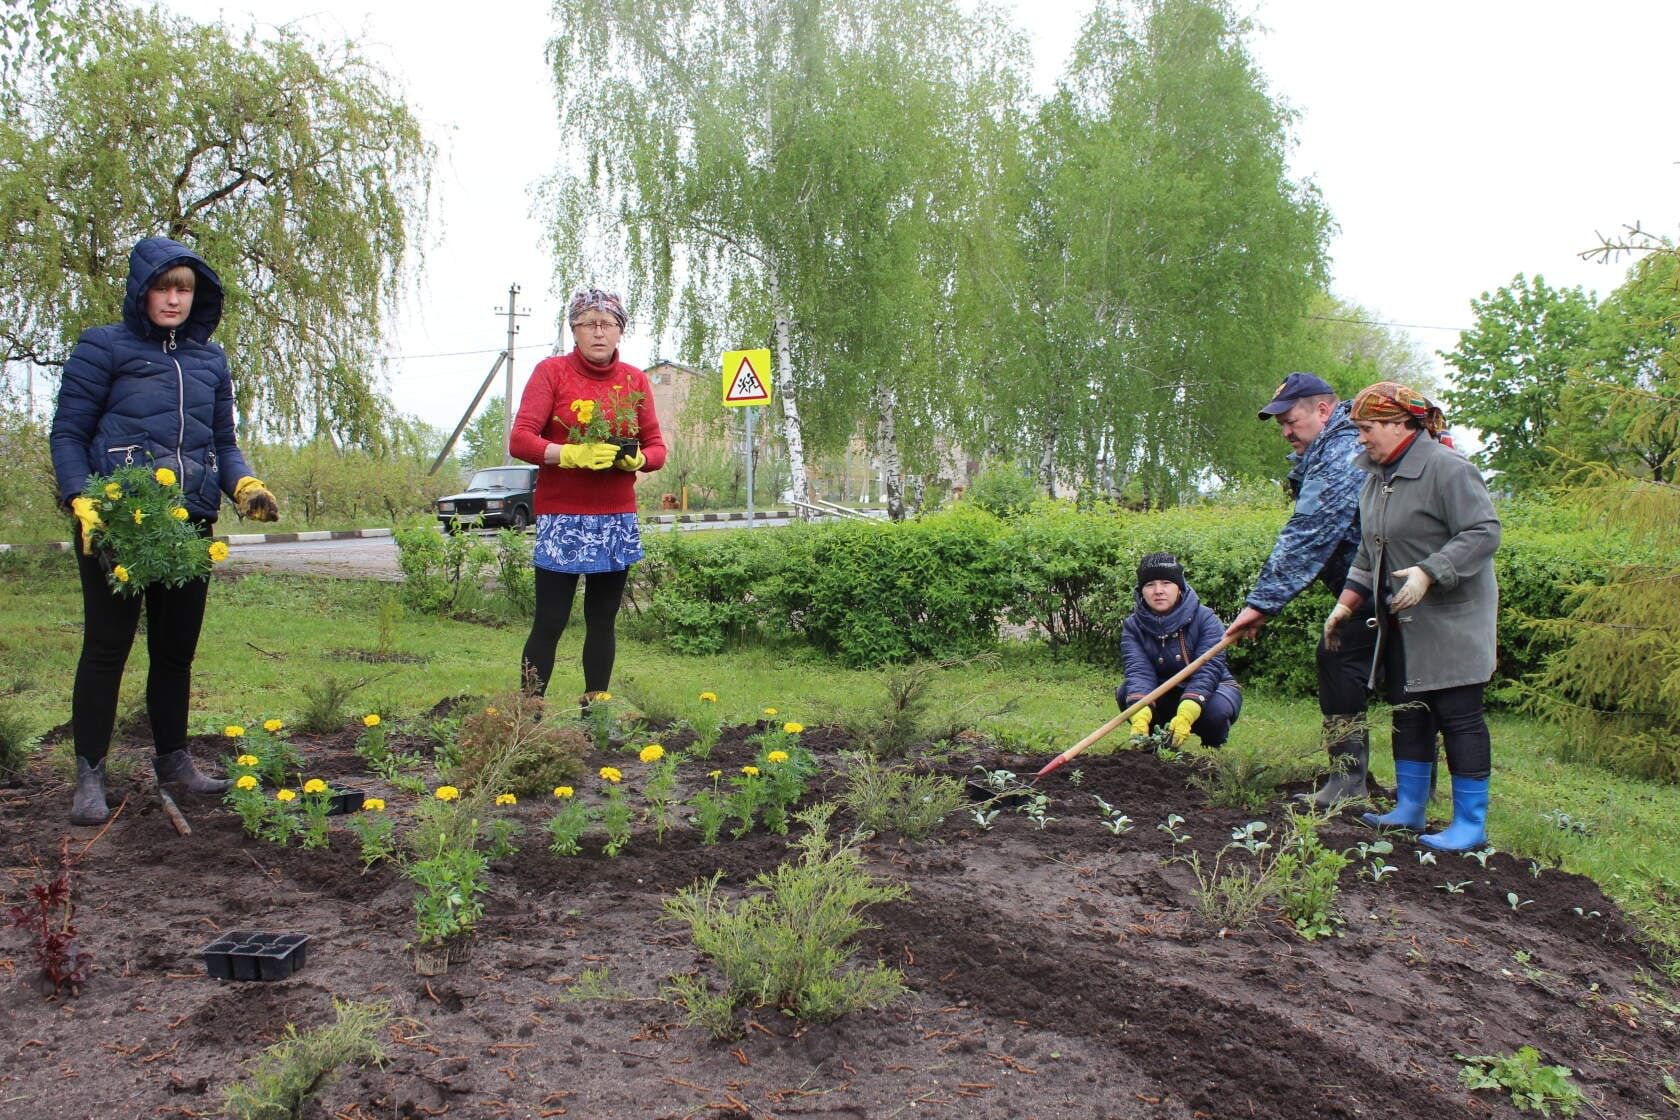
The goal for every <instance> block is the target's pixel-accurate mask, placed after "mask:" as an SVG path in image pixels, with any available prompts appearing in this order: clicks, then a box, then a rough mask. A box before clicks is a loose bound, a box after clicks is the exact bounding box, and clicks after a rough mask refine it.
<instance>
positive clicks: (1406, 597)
mask: <svg viewBox="0 0 1680 1120" xmlns="http://www.w3.org/2000/svg"><path fill="white" fill-rule="evenodd" d="M1401 576H1405V577H1406V582H1405V583H1403V584H1401V585H1400V590H1398V591H1396V592H1395V593H1394V594H1393V595H1390V596H1389V598H1388V608H1389V610H1395V611H1403V610H1405V609H1406V608H1407V607H1415V606H1417V605H1418V603H1419V602H1420V601H1422V599H1423V595H1424V592H1426V591H1428V590H1429V587H1430V585H1431V584H1433V583H1434V582H1435V581H1434V580H1432V579H1430V578H1429V573H1428V572H1426V571H1424V570H1423V569H1422V568H1418V567H1411V568H1401V569H1400V570H1399V571H1398V572H1395V573H1394V578H1395V579H1399V578H1400V577H1401Z"/></svg>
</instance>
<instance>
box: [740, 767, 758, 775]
mask: <svg viewBox="0 0 1680 1120" xmlns="http://www.w3.org/2000/svg"><path fill="white" fill-rule="evenodd" d="M741 773H743V774H745V775H746V776H747V777H749V778H756V777H758V767H756V766H743V767H741Z"/></svg>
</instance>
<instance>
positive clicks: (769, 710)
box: [764, 708, 776, 716]
mask: <svg viewBox="0 0 1680 1120" xmlns="http://www.w3.org/2000/svg"><path fill="white" fill-rule="evenodd" d="M764 714H765V715H767V716H773V715H775V714H776V709H775V708H766V709H764Z"/></svg>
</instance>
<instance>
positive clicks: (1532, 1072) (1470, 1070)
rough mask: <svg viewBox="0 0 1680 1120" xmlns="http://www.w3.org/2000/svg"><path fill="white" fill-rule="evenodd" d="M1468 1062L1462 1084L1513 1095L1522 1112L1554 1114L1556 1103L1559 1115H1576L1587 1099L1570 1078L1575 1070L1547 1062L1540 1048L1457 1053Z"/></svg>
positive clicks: (1461, 1059)
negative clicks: (1475, 1053)
mask: <svg viewBox="0 0 1680 1120" xmlns="http://www.w3.org/2000/svg"><path fill="white" fill-rule="evenodd" d="M1454 1056H1455V1057H1457V1058H1458V1060H1459V1061H1461V1062H1463V1063H1465V1066H1464V1068H1463V1069H1461V1070H1459V1071H1458V1080H1459V1082H1460V1083H1461V1084H1463V1085H1465V1086H1466V1087H1467V1088H1469V1089H1470V1091H1471V1092H1476V1091H1478V1090H1482V1089H1495V1090H1501V1091H1503V1092H1505V1093H1508V1094H1510V1097H1511V1103H1512V1104H1514V1105H1516V1106H1517V1110H1518V1111H1520V1112H1538V1113H1539V1114H1540V1115H1542V1116H1550V1115H1551V1114H1552V1106H1553V1105H1556V1106H1557V1110H1558V1115H1560V1116H1573V1115H1575V1110H1576V1108H1578V1107H1579V1106H1580V1105H1581V1103H1582V1102H1584V1101H1585V1100H1586V1099H1587V1098H1586V1094H1584V1093H1583V1092H1581V1089H1580V1086H1578V1085H1576V1084H1574V1083H1573V1082H1571V1081H1570V1080H1569V1079H1570V1078H1571V1077H1574V1076H1575V1071H1574V1070H1572V1069H1570V1068H1569V1067H1568V1066H1549V1065H1545V1064H1544V1063H1543V1061H1542V1059H1541V1057H1540V1051H1538V1050H1536V1049H1535V1048H1534V1047H1532V1046H1519V1047H1518V1048H1517V1052H1516V1053H1514V1054H1506V1055H1503V1056H1500V1055H1483V1056H1479V1057H1472V1056H1470V1055H1467V1054H1457V1055H1454Z"/></svg>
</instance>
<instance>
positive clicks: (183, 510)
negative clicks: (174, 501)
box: [169, 506, 187, 521]
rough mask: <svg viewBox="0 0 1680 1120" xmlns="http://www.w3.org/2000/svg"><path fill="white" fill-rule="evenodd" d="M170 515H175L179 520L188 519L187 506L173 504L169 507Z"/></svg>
mask: <svg viewBox="0 0 1680 1120" xmlns="http://www.w3.org/2000/svg"><path fill="white" fill-rule="evenodd" d="M169 516H171V517H173V518H174V519H175V520H177V521H185V520H186V519H187V507H186V506H171V507H170V509H169Z"/></svg>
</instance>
